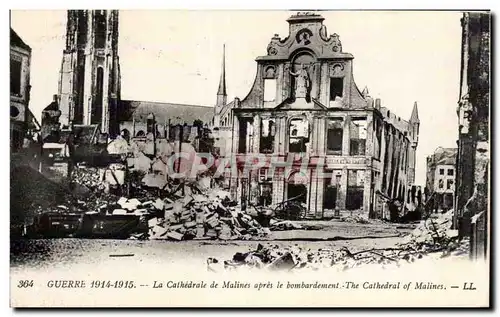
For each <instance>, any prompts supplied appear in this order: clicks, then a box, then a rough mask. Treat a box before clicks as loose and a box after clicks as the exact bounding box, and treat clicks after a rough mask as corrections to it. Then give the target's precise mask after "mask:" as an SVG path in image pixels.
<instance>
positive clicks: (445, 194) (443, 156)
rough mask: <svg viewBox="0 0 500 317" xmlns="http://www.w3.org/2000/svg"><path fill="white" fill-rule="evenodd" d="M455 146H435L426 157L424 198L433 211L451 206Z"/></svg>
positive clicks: (453, 189)
mask: <svg viewBox="0 0 500 317" xmlns="http://www.w3.org/2000/svg"><path fill="white" fill-rule="evenodd" d="M456 160H457V149H456V148H441V147H440V148H437V149H436V151H434V153H433V154H432V155H430V156H428V157H427V180H426V186H425V187H426V192H425V195H426V197H427V198H426V199H427V200H432V201H430V202H429V209H430V210H432V211H433V212H437V211H439V210H441V211H446V210H449V209H452V208H453V204H454V201H455V177H456V175H455V174H456V173H455V172H456V169H455V164H456Z"/></svg>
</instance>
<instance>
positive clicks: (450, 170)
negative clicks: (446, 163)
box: [448, 168, 454, 176]
mask: <svg viewBox="0 0 500 317" xmlns="http://www.w3.org/2000/svg"><path fill="white" fill-rule="evenodd" d="M453 172H454V171H453V169H452V168H449V169H448V176H453Z"/></svg>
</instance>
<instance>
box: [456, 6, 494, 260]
mask: <svg viewBox="0 0 500 317" xmlns="http://www.w3.org/2000/svg"><path fill="white" fill-rule="evenodd" d="M490 21H491V20H490V13H489V12H467V13H464V15H463V17H462V20H461V23H462V62H461V74H460V99H459V105H458V108H457V114H458V121H459V134H458V141H457V143H458V157H457V177H456V186H457V195H456V201H455V209H456V216H457V217H456V219H455V225H456V226H457V227H458V228H459V230H460V234H461V235H462V236H467V235H471V237H472V241H471V248H472V249H471V251H472V252H471V255H472V257H474V258H476V257H483V256H486V253H487V248H488V243H487V241H488V236H489V235H488V220H489V210H490V205H489V194H488V192H489V182H490V179H489V162H490V145H489V140H490V125H489V117H490V111H489V109H490V80H489V79H490V36H491V33H490V32H491V31H490V30H491V28H490V23H491V22H490ZM471 222H472V224H471Z"/></svg>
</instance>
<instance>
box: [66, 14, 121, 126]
mask: <svg viewBox="0 0 500 317" xmlns="http://www.w3.org/2000/svg"><path fill="white" fill-rule="evenodd" d="M119 100H120V65H119V62H118V11H116V10H69V11H68V20H67V25H66V47H65V49H64V52H63V60H62V65H61V75H60V80H59V109H60V111H61V116H60V119H59V120H60V123H61V125H62V126H63V127H64V126H67V127H69V126H70V125H72V124H83V125H93V124H96V125H100V130H101V131H102V132H103V133H109V134H111V135H116V134H117V132H118V126H117V114H118V111H119V109H118V103H119Z"/></svg>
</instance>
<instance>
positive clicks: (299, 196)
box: [287, 183, 307, 204]
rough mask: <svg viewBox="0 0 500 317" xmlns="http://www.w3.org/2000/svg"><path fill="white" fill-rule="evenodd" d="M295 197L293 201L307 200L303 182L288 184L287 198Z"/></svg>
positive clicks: (302, 201)
mask: <svg viewBox="0 0 500 317" xmlns="http://www.w3.org/2000/svg"><path fill="white" fill-rule="evenodd" d="M292 198H295V199H294V201H297V202H300V203H304V204H305V203H306V202H307V187H306V185H304V184H292V183H289V184H288V190H287V199H292Z"/></svg>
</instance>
